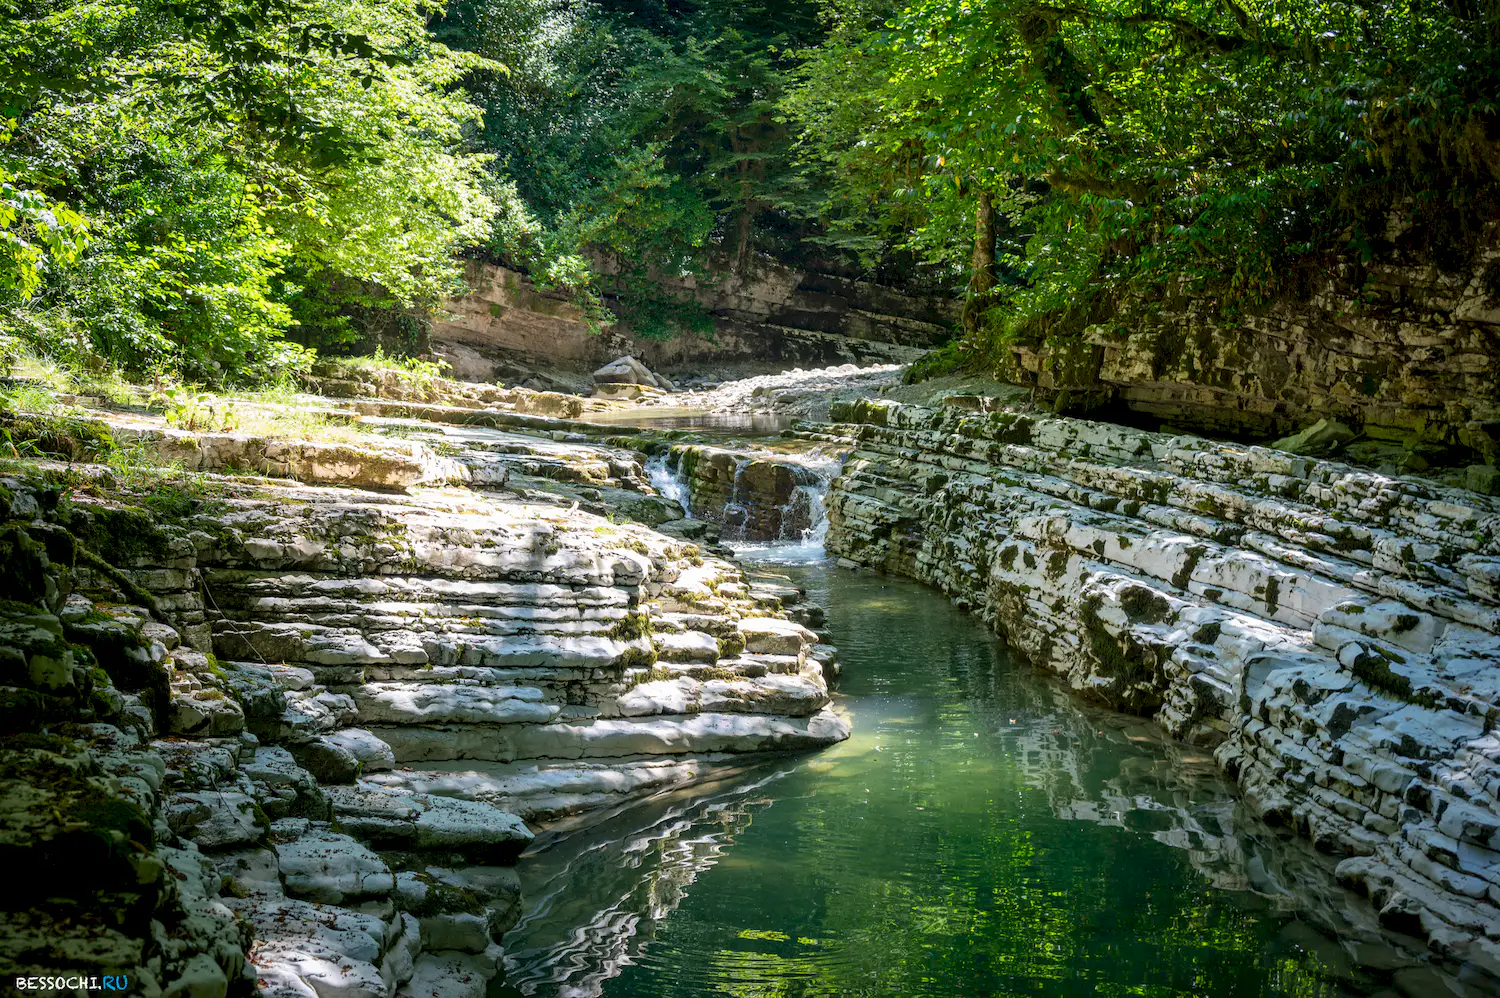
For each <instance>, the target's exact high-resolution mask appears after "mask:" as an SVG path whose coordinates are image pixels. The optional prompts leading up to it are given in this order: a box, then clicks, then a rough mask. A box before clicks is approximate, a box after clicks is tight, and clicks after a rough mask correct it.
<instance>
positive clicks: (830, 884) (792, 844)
mask: <svg viewBox="0 0 1500 998" xmlns="http://www.w3.org/2000/svg"><path fill="white" fill-rule="evenodd" d="M784 571H786V572H787V574H789V575H793V576H794V577H795V578H796V580H797V581H798V582H799V584H801V585H803V586H806V587H807V588H808V589H809V593H810V599H811V601H812V602H816V603H819V604H821V605H823V606H825V607H827V609H828V616H829V619H828V631H829V632H830V633H831V637H832V640H833V641H834V642H835V643H836V644H837V645H838V646H839V648H840V653H841V659H842V662H843V669H844V671H843V676H842V678H841V681H840V684H839V689H838V705H839V707H840V709H842V710H843V711H846V712H847V713H848V715H849V716H850V717H851V718H852V719H853V724H854V734H853V737H852V738H851V739H850V740H849V741H848V742H845V743H844V744H842V745H839V746H836V747H834V748H831V749H828V750H826V751H823V752H820V753H817V754H815V755H810V756H804V757H798V758H795V759H783V760H779V761H778V762H776V763H773V764H770V765H762V766H760V767H758V768H751V769H748V770H745V771H742V772H737V773H733V774H730V775H729V776H727V777H726V778H725V779H723V780H721V781H719V782H717V783H715V784H712V785H708V786H703V787H697V788H694V789H693V790H692V791H690V792H684V793H679V794H677V795H675V796H673V797H670V798H666V799H663V800H659V801H656V802H653V803H651V804H649V805H645V806H636V807H633V808H629V809H625V810H622V811H621V812H620V813H618V814H616V815H612V816H606V817H605V818H603V819H599V820H594V821H592V822H591V823H590V824H589V825H588V826H587V827H586V828H580V829H575V830H571V831H570V830H560V831H558V832H556V833H554V834H552V835H550V836H543V837H542V839H540V840H539V845H538V848H537V849H536V850H534V854H533V855H531V856H529V857H528V858H526V859H524V860H523V861H522V866H521V873H522V879H523V886H524V890H525V892H526V899H527V900H526V903H527V914H526V916H525V918H524V920H523V921H522V923H521V925H520V926H518V927H517V929H516V930H514V931H513V932H512V933H511V934H510V935H508V936H507V938H506V941H505V943H506V950H507V964H508V984H507V989H508V990H509V991H510V992H511V993H516V992H519V993H523V994H530V995H541V996H553V995H557V996H564V995H566V996H582V995H600V994H603V995H608V996H610V998H626V996H667V995H738V996H757V998H759V996H783V995H785V996H792V995H799V996H813V995H818V996H824V995H827V996H835V995H840V996H841V995H872V996H873V995H882V996H885V995H889V996H927V995H931V996H944V998H951V996H969V995H1010V994H1014V995H1150V996H1156V995H1205V996H1239V995H1280V994H1285V995H1298V996H1322V995H1343V994H1364V993H1368V992H1369V991H1371V990H1373V989H1374V988H1375V987H1377V986H1379V984H1380V981H1379V980H1378V979H1377V978H1374V977H1371V976H1370V975H1369V972H1368V971H1366V970H1364V969H1361V968H1359V967H1355V966H1351V964H1350V961H1349V959H1348V957H1347V954H1346V952H1345V949H1344V948H1343V947H1341V946H1340V945H1339V943H1338V942H1337V941H1335V940H1334V939H1332V938H1330V936H1329V935H1328V934H1325V932H1324V931H1320V930H1318V929H1315V928H1313V927H1312V925H1311V924H1309V921H1308V920H1307V919H1308V917H1309V909H1310V908H1311V909H1317V910H1319V911H1323V913H1324V915H1325V922H1324V923H1323V924H1325V925H1326V924H1327V922H1326V919H1328V918H1331V919H1334V920H1336V919H1337V918H1338V915H1337V914H1336V912H1337V910H1338V909H1339V905H1340V904H1341V899H1340V898H1338V897H1337V896H1336V895H1338V894H1339V891H1338V889H1337V888H1336V887H1334V886H1333V885H1332V882H1331V879H1330V878H1329V876H1328V872H1327V864H1326V863H1324V862H1322V861H1321V860H1318V859H1316V858H1314V857H1311V856H1310V854H1307V853H1306V852H1305V851H1299V850H1298V848H1297V847H1296V846H1295V845H1294V844H1292V843H1286V842H1278V841H1275V840H1272V839H1266V838H1265V837H1264V833H1263V830H1258V829H1255V828H1254V827H1253V826H1252V825H1250V824H1248V823H1247V822H1248V819H1247V818H1246V817H1245V815H1244V814H1243V812H1242V811H1241V809H1240V808H1239V807H1238V806H1237V805H1236V803H1235V799H1234V795H1233V793H1232V791H1231V788H1230V787H1229V786H1228V785H1227V784H1226V783H1224V782H1223V781H1222V780H1221V779H1220V778H1219V777H1217V776H1216V775H1215V771H1214V767H1213V765H1212V760H1211V759H1210V758H1208V757H1207V756H1206V754H1204V753H1201V752H1197V751H1195V750H1192V749H1190V748H1187V747H1183V746H1174V745H1172V744H1169V743H1166V742H1165V741H1163V740H1162V739H1161V738H1160V737H1159V736H1158V735H1157V734H1156V733H1155V732H1154V731H1153V729H1152V728H1151V727H1150V726H1149V725H1147V724H1144V723H1142V722H1139V721H1137V720H1134V719H1131V718H1127V717H1123V716H1120V715H1115V714H1110V713H1106V712H1102V711H1092V710H1089V709H1086V708H1082V707H1080V706H1079V705H1078V703H1077V702H1076V701H1075V700H1073V699H1072V698H1071V697H1069V696H1067V695H1066V694H1065V693H1063V692H1062V691H1061V690H1059V689H1058V687H1057V686H1056V684H1055V683H1053V682H1051V681H1048V680H1046V679H1044V678H1042V677H1039V676H1037V675H1036V674H1034V673H1033V672H1032V671H1031V670H1029V669H1027V668H1025V667H1024V666H1018V665H1016V664H1013V663H1012V662H1010V660H1009V659H1008V658H1007V656H1006V653H1005V651H1004V649H1003V647H1002V646H1001V645H999V644H998V643H997V642H996V641H995V639H994V638H993V637H992V636H991V635H990V634H989V633H988V632H987V631H986V630H985V629H984V628H983V626H982V625H980V624H979V623H978V622H976V621H975V620H973V619H972V618H970V617H967V616H966V615H964V614H962V613H960V612H959V611H957V610H955V609H954V608H952V607H951V606H950V605H949V604H948V603H947V602H946V601H945V600H944V599H943V598H942V597H941V596H939V595H937V594H935V593H933V592H931V591H929V590H926V589H924V588H922V587H920V586H917V585H915V584H912V583H907V582H903V581H901V580H896V579H891V578H886V577H883V576H878V575H875V574H871V573H856V572H849V571H844V570H841V569H833V568H829V567H827V566H824V565H811V566H799V567H795V568H789V569H784ZM1251 888H1254V889H1251ZM1299 894H1300V896H1299ZM1330 911H1332V912H1335V914H1332V915H1329V914H1328V912H1330ZM1351 931H1353V929H1352V927H1351ZM1346 942H1347V940H1346ZM1360 945H1366V946H1369V945H1380V944H1379V943H1374V944H1371V943H1369V942H1366V943H1364V944H1360ZM1387 962H1391V961H1387ZM1396 962H1399V961H1396Z"/></svg>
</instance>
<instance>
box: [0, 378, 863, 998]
mask: <svg viewBox="0 0 1500 998" xmlns="http://www.w3.org/2000/svg"><path fill="white" fill-rule="evenodd" d="M364 387H365V386H362V385H360V384H359V383H357V382H356V383H355V387H354V388H351V393H355V392H359V391H362V390H363V388H364ZM377 387H380V388H381V390H382V397H380V398H378V399H375V400H367V401H366V402H361V401H360V400H358V399H355V400H353V401H352V402H349V403H346V406H347V407H349V408H353V409H355V410H358V409H360V408H361V407H363V408H364V409H367V410H368V412H362V413H361V415H360V418H362V419H367V420H373V421H385V425H390V426H393V427H399V428H400V430H401V433H402V436H401V438H399V439H395V440H389V441H385V440H383V439H382V438H381V437H380V436H372V438H371V439H370V441H369V442H368V444H367V445H365V446H363V448H359V447H355V448H348V447H345V448H344V449H343V450H341V451H339V455H341V457H340V459H343V457H347V456H349V455H353V456H352V457H351V458H350V461H352V464H351V466H350V467H349V468H347V469H344V470H338V469H333V468H332V467H331V466H329V468H324V470H322V471H318V470H316V469H313V468H312V467H311V466H310V465H309V466H306V467H304V466H300V465H299V466H291V465H288V466H286V467H279V468H278V467H270V466H268V465H265V464H264V463H263V459H264V458H265V457H266V455H268V454H270V453H271V452H272V451H276V452H277V453H280V451H278V450H277V447H278V446H280V445H279V444H278V443H277V442H276V441H270V442H267V441H265V440H263V439H261V438H256V437H253V436H243V435H241V436H236V435H233V434H213V433H198V432H195V433H188V432H185V431H173V430H170V429H164V428H162V427H161V426H160V421H157V422H155V423H153V422H151V421H150V420H149V419H146V420H136V422H140V423H141V424H142V425H139V426H135V425H132V419H133V418H134V417H126V416H120V415H118V414H108V413H105V414H101V415H100V416H99V417H97V419H98V424H99V426H100V427H101V428H102V429H101V432H104V433H111V434H114V435H116V436H118V437H121V438H123V437H126V436H128V437H130V439H131V440H132V441H133V442H134V443H138V444H142V445H144V446H149V447H153V448H158V449H160V448H168V449H170V450H172V452H173V453H174V454H175V453H178V452H179V451H180V452H181V453H182V454H189V452H191V455H195V456H194V457H193V460H192V461H191V462H190V464H191V467H192V468H193V469H196V472H195V474H196V475H198V476H199V477H198V478H196V479H195V481H197V482H200V483H202V484H200V485H196V486H195V490H196V491H195V493H194V494H195V495H196V498H194V499H192V500H190V501H186V502H183V503H181V504H179V505H174V506H171V507H170V509H171V512H170V513H169V514H163V513H162V511H161V509H157V510H156V511H155V512H154V513H147V512H146V511H145V510H144V509H142V508H140V507H137V506H132V505H129V502H128V501H126V500H120V499H117V498H116V497H115V496H116V494H115V493H114V492H113V491H112V489H111V487H110V484H109V483H110V481H111V474H112V473H111V472H109V471H106V470H104V469H93V470H69V471H68V472H67V473H68V474H69V475H80V474H81V475H83V476H85V477H84V479H82V480H83V481H84V482H85V483H86V484H85V487H84V488H82V489H81V490H80V491H79V492H78V494H77V497H76V499H71V500H70V501H69V503H67V504H66V505H59V504H58V502H57V500H56V494H57V492H56V489H55V488H54V487H53V486H51V485H49V484H48V480H47V476H48V475H58V474H62V472H61V471H60V470H56V469H54V470H47V469H45V468H38V469H37V472H36V474H34V475H31V476H24V475H23V476H22V477H19V478H12V479H8V480H6V481H5V482H4V488H3V490H0V502H3V503H4V505H5V508H4V510H3V512H4V514H5V515H4V516H3V517H0V520H3V521H4V524H5V528H4V529H5V531H6V532H5V534H4V540H5V542H6V543H7V544H8V545H9V547H10V548H11V549H12V554H13V557H12V559H11V561H12V563H13V567H12V568H11V569H8V570H7V571H6V572H5V573H3V574H4V578H3V579H0V582H3V584H4V587H5V589H6V592H4V593H0V596H4V597H10V598H13V602H4V603H0V635H3V636H0V660H3V661H4V663H5V668H6V670H7V671H6V678H5V682H4V694H5V697H4V701H3V704H0V707H3V716H4V722H5V724H4V731H5V732H6V734H3V735H0V738H4V740H5V744H4V746H3V751H0V781H3V789H0V824H3V825H4V829H8V830H0V831H3V841H0V847H3V848H4V849H5V851H6V852H7V854H8V855H9V856H10V857H11V858H12V859H13V860H14V861H15V862H16V863H17V864H20V865H22V866H25V865H36V864H38V863H43V864H46V866H47V868H49V869H56V870H58V871H59V873H58V874H57V876H56V877H54V878H53V879H52V880H51V882H50V883H49V884H48V885H47V886H46V888H45V889H42V888H39V889H38V891H37V892H36V893H35V894H34V896H33V894H30V893H26V892H22V893H20V894H13V896H12V897H11V898H10V899H9V900H8V901H7V904H6V906H5V912H6V913H5V914H4V916H3V917H4V918H5V919H6V921H7V923H8V924H9V925H10V927H11V928H13V929H14V930H15V931H13V932H11V931H7V932H6V933H5V935H6V936H7V941H6V943H5V944H4V945H5V948H4V949H3V950H0V963H3V964H4V967H3V968H0V971H3V972H4V973H6V974H9V973H11V972H12V971H14V972H16V973H21V974H23V975H24V974H33V975H50V974H55V973H58V972H62V971H70V972H87V973H90V974H93V973H121V974H126V975H128V977H129V978H130V980H131V981H132V982H133V984H138V986H136V987H133V988H132V990H137V991H139V993H142V994H146V995H155V994H173V995H188V994H191V995H195V996H204V998H216V996H220V995H229V994H244V993H247V992H248V991H251V990H255V991H258V992H260V993H263V994H268V995H271V994H274V995H286V996H293V995H296V996H301V998H305V996H318V998H328V996H331V995H338V996H365V995H370V996H377V995H378V996H387V998H389V996H395V995H428V994H444V995H448V994H476V995H478V994H483V993H485V991H486V989H487V988H488V987H490V984H491V982H492V981H494V980H495V979H496V977H497V976H498V975H499V973H500V957H501V953H502V950H501V948H500V946H499V944H498V940H499V938H500V936H501V935H502V934H503V933H504V932H505V930H506V929H508V928H509V927H510V925H511V924H513V922H514V921H515V918H516V917H517V914H518V890H519V887H518V884H517V881H516V879H515V876H514V873H513V872H512V871H511V870H510V865H511V864H514V863H515V861H516V859H517V857H518V855H519V854H520V852H521V851H522V850H523V849H524V848H525V847H526V846H527V844H528V843H529V842H531V840H532V834H533V833H532V831H531V829H530V828H529V827H528V822H536V821H540V820H547V819H553V818H557V817H559V816H564V815H569V814H574V813H577V812H579V811H582V810H586V809H589V808H595V807H600V806H604V805H609V804H618V803H621V802H624V801H629V800H631V799H633V798H635V797H637V796H640V795H644V794H650V793H654V792H658V791H660V790H662V789H666V788H670V787H674V786H681V785H684V784H688V783H692V782H695V781H698V780H702V779H704V778H706V777H709V776H711V775H712V774H714V773H715V772H719V771H722V770H724V769H726V768H728V767H732V766H733V765H735V763H736V760H738V759H740V758H743V757H747V756H749V757H759V755H760V754H761V753H766V752H776V751H787V750H796V749H807V748H813V747H817V746H820V745H826V744H828V743H830V742H833V741H837V740H839V739H842V738H845V737H847V735H848V726H847V723H846V722H845V721H843V720H842V719H841V718H840V717H838V716H837V715H836V714H835V713H834V712H833V711H832V710H831V708H830V707H829V697H828V692H827V686H826V683H825V680H824V670H823V666H822V664H821V661H820V659H819V658H818V657H816V656H815V655H814V654H813V652H812V649H813V646H814V645H815V644H816V643H817V637H816V635H815V634H813V633H812V632H811V631H807V630H806V629H805V628H802V627H801V626H800V625H797V624H793V623H791V622H790V621H786V620H781V619H780V618H779V613H780V611H779V606H780V603H779V602H777V601H767V600H766V599H765V598H763V597H762V596H760V595H758V594H752V591H751V587H750V586H749V585H747V584H746V580H745V578H744V576H743V574H742V572H741V571H740V570H739V569H738V568H737V567H736V566H734V565H732V564H730V563H728V562H726V561H723V560H721V559H719V558H718V557H715V556H714V555H713V554H712V552H710V551H708V550H705V549H704V548H702V547H699V546H698V545H697V544H695V543H693V542H692V541H690V540H687V539H685V538H682V537H674V536H668V535H665V534H660V533H656V532H654V531H652V530H651V529H649V527H648V526H646V525H645V524H649V523H651V522H665V521H668V520H681V518H682V515H683V511H682V509H681V507H680V506H679V505H677V504H676V503H675V502H673V501H671V500H668V499H665V498H662V497H661V496H659V495H658V494H656V492H655V491H654V490H653V489H652V487H651V485H650V483H649V482H648V480H647V477H646V475H645V473H644V470H643V462H644V460H645V456H646V455H645V454H644V453H641V452H640V451H637V450H633V449H631V448H629V447H625V446H619V445H617V444H612V443H608V442H605V441H604V440H603V439H602V438H603V437H604V436H607V435H610V436H614V437H620V436H621V435H620V434H619V433H617V432H615V431H590V430H589V428H588V427H586V426H582V425H581V424H576V423H567V422H565V421H564V419H562V418H559V416H561V417H564V418H565V417H568V416H576V415H577V414H578V411H579V410H578V407H577V406H575V405H558V406H552V405H550V404H544V403H546V402H547V400H546V399H545V397H544V396H545V393H535V392H533V393H529V394H527V393H524V392H520V393H516V392H512V393H511V397H509V398H508V399H507V400H500V399H498V398H497V399H486V398H484V397H482V393H481V394H480V396H477V397H475V398H474V399H468V398H467V397H465V396H458V397H442V398H440V399H438V400H429V399H427V398H426V397H425V396H420V395H419V396H417V397H412V398H402V397H399V396H401V395H402V394H403V392H402V390H401V383H399V382H398V383H395V384H393V385H382V386H377ZM390 396H398V397H396V398H392V397H390ZM574 401H575V402H576V401H577V400H574ZM455 402H463V403H470V404H457V405H456V404H453V403H455ZM486 407H488V408H486ZM527 409H531V410H534V411H532V412H527V411H523V410H527ZM544 411H545V412H544ZM553 412H555V413H557V415H552V414H551V413H553ZM247 448H248V449H247ZM367 452H368V453H367ZM289 453H290V452H289ZM298 453H308V452H306V450H305V449H304V450H303V451H299V452H298ZM319 453H320V454H324V456H325V457H326V456H327V455H326V454H325V453H324V452H323V451H319ZM401 455H408V456H410V455H423V457H422V461H418V462H416V463H415V464H410V463H408V464H405V465H404V464H401V463H400V460H399V458H400V457H401ZM250 457H255V460H259V461H262V463H261V464H256V463H255V462H254V461H250V460H249V458H250ZM242 459H244V460H246V461H248V462H249V463H248V464H246V465H244V466H242V467H241V468H239V469H238V470H242V471H250V472H259V473H260V474H267V473H269V474H271V475H281V476H284V477H285V478H290V479H293V480H291V481H284V480H283V481H277V480H274V479H268V478H263V477H254V478H252V477H247V476H243V475H241V476H237V477H234V478H220V477H216V476H214V475H212V474H211V472H213V471H216V470H235V466H236V464H237V463H238V462H240V461H241V460H242ZM320 460H321V458H320ZM422 462H426V463H425V464H424V463H422ZM325 463H326V462H325ZM319 467H322V466H321V465H320V466H319ZM434 467H435V468H438V469H439V472H440V473H430V472H431V469H432V468H434ZM391 468H409V469H410V473H407V472H401V473H399V474H397V473H390V474H388V473H387V472H388V471H389V469H391ZM392 474H394V475H395V477H392ZM88 476H92V477H88ZM299 478H300V479H304V480H303V481H297V480H296V479H299ZM317 483H324V484H317ZM356 486H370V488H359V487H356ZM49 489H50V490H51V491H49ZM162 508H167V507H162ZM590 510H593V512H591V511H590ZM683 533H684V534H694V535H698V534H700V533H701V532H699V531H684V532H683ZM83 544H87V545H88V546H89V552H88V557H87V558H84V557H82V556H79V555H77V553H76V552H77V550H82V547H81V545H83ZM771 619H776V620H777V621H778V625H779V626H781V627H782V630H781V631H780V632H779V633H780V634H781V640H780V641H779V642H776V643H774V644H775V646H774V648H773V647H771V645H770V644H767V643H766V642H764V641H760V640H759V639H757V638H756V637H755V635H756V634H758V633H760V631H762V630H765V625H760V624H758V623H757V621H761V620H771ZM757 628H759V630H758V629H757ZM59 905H60V907H59ZM79 911H84V912H87V913H88V917H87V918H84V919H82V920H80V919H78V918H77V917H76V916H77V913H78V912H79Z"/></svg>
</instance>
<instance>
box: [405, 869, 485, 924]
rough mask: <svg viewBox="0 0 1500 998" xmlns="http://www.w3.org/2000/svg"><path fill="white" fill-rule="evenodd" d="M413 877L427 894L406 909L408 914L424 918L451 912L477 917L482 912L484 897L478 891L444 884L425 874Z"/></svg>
mask: <svg viewBox="0 0 1500 998" xmlns="http://www.w3.org/2000/svg"><path fill="white" fill-rule="evenodd" d="M413 876H414V879H416V880H420V881H421V882H422V883H423V884H424V885H425V886H426V887H427V893H426V894H424V895H423V897H422V900H421V901H418V902H417V903H416V904H414V905H412V906H411V907H410V908H408V909H407V912H408V913H409V914H411V915H414V916H416V917H417V918H424V917H427V916H431V915H445V914H449V913H451V912H462V913H464V914H468V915H479V914H482V913H483V912H484V909H485V899H484V895H482V894H480V893H479V892H478V891H475V890H473V889H472V888H468V887H455V886H454V885H452V884H445V883H443V882H442V881H440V880H438V879H437V878H435V877H433V876H432V875H431V874H427V873H418V874H414V875H413Z"/></svg>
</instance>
